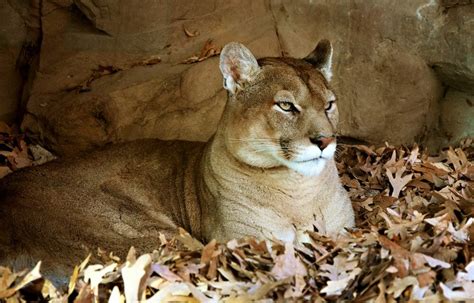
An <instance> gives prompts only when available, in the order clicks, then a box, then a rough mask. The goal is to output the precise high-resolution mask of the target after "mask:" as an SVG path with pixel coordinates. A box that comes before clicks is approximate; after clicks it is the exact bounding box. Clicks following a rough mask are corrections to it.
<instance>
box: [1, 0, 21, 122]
mask: <svg viewBox="0 0 474 303" xmlns="http://www.w3.org/2000/svg"><path fill="white" fill-rule="evenodd" d="M2 2H3V4H2V5H0V29H1V30H0V67H1V69H0V71H1V77H0V121H2V120H3V121H8V122H11V121H13V119H14V118H15V115H16V111H17V106H18V103H19V98H20V95H21V89H22V86H23V80H22V77H21V75H20V71H19V69H18V68H17V60H18V57H19V56H20V52H21V50H22V48H23V44H24V42H25V40H26V35H27V28H26V25H25V23H24V19H23V18H22V16H21V14H20V12H19V11H17V10H16V9H15V7H13V6H11V5H10V3H8V2H7V1H6V0H4V1H2Z"/></svg>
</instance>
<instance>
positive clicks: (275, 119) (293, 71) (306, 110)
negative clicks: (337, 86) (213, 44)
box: [220, 40, 338, 176]
mask: <svg viewBox="0 0 474 303" xmlns="http://www.w3.org/2000/svg"><path fill="white" fill-rule="evenodd" d="M331 61H332V46H331V43H330V42H329V41H327V40H322V41H320V42H319V43H318V44H317V46H316V48H315V49H314V50H313V51H312V52H311V53H310V54H309V55H308V56H307V57H305V58H304V59H294V58H263V59H260V60H258V61H257V60H256V59H255V57H254V56H253V55H252V53H251V52H250V51H249V50H248V49H247V48H246V47H245V46H243V45H242V44H240V43H236V42H232V43H229V44H227V45H226V46H225V47H224V48H223V50H222V52H221V55H220V69H221V72H222V74H223V76H224V88H226V89H227V90H228V93H229V100H228V103H227V105H226V109H225V112H224V115H223V120H222V121H221V126H220V128H221V129H220V131H222V132H223V136H224V141H225V145H226V147H227V149H228V150H229V151H230V152H231V153H232V154H233V156H234V157H235V158H237V159H238V160H239V161H241V162H244V163H246V164H248V165H250V166H254V167H260V168H274V167H282V166H283V167H287V168H290V169H292V170H295V171H297V172H299V173H300V174H303V175H307V176H317V175H319V174H320V173H321V171H322V170H323V168H324V167H325V165H326V163H327V162H328V160H331V159H332V158H333V156H334V153H335V151H336V139H335V131H336V124H337V120H338V111H337V107H336V95H335V94H334V93H333V91H332V90H331V88H330V87H329V81H330V79H331V76H332V74H331Z"/></svg>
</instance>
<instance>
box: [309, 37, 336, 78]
mask: <svg viewBox="0 0 474 303" xmlns="http://www.w3.org/2000/svg"><path fill="white" fill-rule="evenodd" d="M304 60H305V61H307V62H309V63H311V64H312V65H313V66H314V67H316V68H317V69H319V70H320V71H321V73H322V74H323V75H324V77H326V79H327V80H328V81H331V78H332V45H331V42H329V40H326V39H323V40H321V41H319V42H318V45H316V48H315V49H314V50H313V51H312V52H311V53H310V54H309V55H308V56H306V57H305V58H304Z"/></svg>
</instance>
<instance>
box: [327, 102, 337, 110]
mask: <svg viewBox="0 0 474 303" xmlns="http://www.w3.org/2000/svg"><path fill="white" fill-rule="evenodd" d="M334 103H335V102H334V101H329V102H328V104H327V105H326V108H325V110H326V111H327V112H330V111H332V110H333V109H334Z"/></svg>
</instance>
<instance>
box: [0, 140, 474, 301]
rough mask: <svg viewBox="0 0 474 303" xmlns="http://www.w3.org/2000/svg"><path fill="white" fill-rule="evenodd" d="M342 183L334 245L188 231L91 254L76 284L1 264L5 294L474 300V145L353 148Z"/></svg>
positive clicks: (6, 297)
mask: <svg viewBox="0 0 474 303" xmlns="http://www.w3.org/2000/svg"><path fill="white" fill-rule="evenodd" d="M338 159H339V161H338V168H339V171H340V174H341V179H342V182H343V184H344V186H345V187H346V189H347V190H348V192H349V195H350V196H351V199H352V201H353V206H354V209H355V211H356V214H357V228H356V229H353V230H349V231H348V232H347V234H346V235H344V236H341V237H340V238H339V239H337V240H334V239H330V238H327V237H325V236H323V235H321V234H320V233H318V232H317V231H308V234H309V236H310V239H311V241H310V242H309V243H301V244H298V245H293V244H291V243H281V242H278V241H275V240H267V241H258V240H255V239H251V238H249V239H241V240H233V241H230V242H228V243H216V242H215V241H211V242H210V243H207V244H201V243H200V242H198V241H197V240H195V239H193V238H191V236H189V235H188V234H186V233H185V232H184V231H182V232H181V233H180V235H179V236H177V237H176V238H174V239H165V238H164V237H162V238H161V239H160V241H159V242H157V247H156V251H154V252H150V253H148V254H142V255H140V256H139V255H137V253H136V252H135V250H134V249H133V248H132V249H131V250H130V253H129V255H128V257H127V258H126V260H119V259H118V258H117V257H116V256H114V255H113V254H110V255H104V253H103V252H101V253H100V254H101V258H102V259H103V260H104V262H103V264H90V262H89V261H88V259H86V260H85V261H84V262H83V263H82V264H81V265H79V266H77V267H76V268H75V269H74V271H72V274H71V278H70V283H69V286H68V287H66V289H58V288H55V287H54V286H53V285H52V284H51V282H49V281H48V280H46V279H44V278H43V277H42V276H41V274H40V265H41V263H38V265H37V266H36V268H34V269H33V270H32V271H27V270H25V271H23V272H19V273H13V272H11V271H10V270H9V269H8V268H4V267H0V301H8V302H18V301H21V300H27V301H30V300H35V301H41V300H58V301H61V302H68V301H69V302H94V301H96V300H97V301H103V302H107V301H108V302H123V301H126V302H136V301H144V302H252V301H258V302H274V301H276V302H287V301H297V302H308V301H311V302H326V301H341V300H345V301H352V302H367V301H372V302H399V301H414V300H426V301H430V302H438V301H442V300H447V299H448V300H453V301H456V300H458V301H470V300H474V261H473V260H474V259H473V247H474V244H473V243H472V241H470V240H469V239H472V237H473V236H474V224H473V223H474V219H473V213H474V196H473V191H474V182H473V181H474V166H473V164H472V163H473V159H474V148H473V145H472V140H467V141H465V142H464V143H463V144H462V146H461V147H460V148H456V149H453V148H450V149H448V150H445V151H443V152H441V154H439V155H438V156H429V155H428V154H427V153H426V152H422V151H421V150H420V148H418V147H416V146H415V147H412V148H405V147H393V146H389V145H386V146H383V147H379V148H375V147H367V146H342V147H341V148H340V151H339V154H338Z"/></svg>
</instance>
